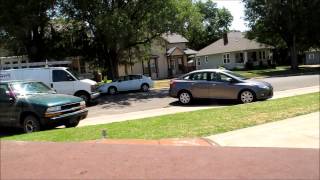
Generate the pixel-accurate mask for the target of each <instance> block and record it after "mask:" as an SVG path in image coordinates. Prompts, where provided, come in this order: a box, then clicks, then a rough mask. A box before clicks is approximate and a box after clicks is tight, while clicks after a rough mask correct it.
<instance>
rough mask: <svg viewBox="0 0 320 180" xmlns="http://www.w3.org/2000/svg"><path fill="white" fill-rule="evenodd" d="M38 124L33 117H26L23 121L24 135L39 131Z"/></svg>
mask: <svg viewBox="0 0 320 180" xmlns="http://www.w3.org/2000/svg"><path fill="white" fill-rule="evenodd" d="M40 129H41V127H40V122H39V121H38V119H37V118H36V117H35V116H34V115H28V116H26V117H25V118H24V120H23V131H24V132H25V133H32V132H36V131H40Z"/></svg>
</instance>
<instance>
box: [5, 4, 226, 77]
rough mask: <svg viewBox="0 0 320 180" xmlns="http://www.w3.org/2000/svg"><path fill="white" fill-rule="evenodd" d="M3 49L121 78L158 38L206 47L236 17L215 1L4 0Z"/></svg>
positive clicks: (197, 47) (142, 57) (192, 46)
mask: <svg viewBox="0 0 320 180" xmlns="http://www.w3.org/2000/svg"><path fill="white" fill-rule="evenodd" d="M0 2H1V3H0V47H6V48H7V49H11V50H13V51H14V52H15V54H25V53H27V54H28V56H29V58H30V59H31V60H32V61H42V60H45V59H52V58H53V59H62V58H64V57H68V56H82V57H84V58H85V59H87V60H91V61H93V62H95V63H97V64H99V66H100V67H103V68H104V69H107V70H108V76H109V78H114V77H115V76H117V75H118V72H117V70H118V68H117V67H118V65H119V64H122V63H124V64H125V63H128V59H130V58H129V57H135V58H136V59H141V60H143V59H147V58H149V56H150V54H149V53H150V46H151V42H152V41H153V39H155V38H158V37H160V36H161V35H162V34H164V33H170V32H171V33H180V34H182V35H184V36H186V37H187V38H188V39H189V40H190V44H189V45H190V46H191V48H195V49H200V48H202V47H204V46H206V45H208V44H210V43H212V42H213V41H215V40H217V39H218V38H219V37H220V36H221V34H222V33H223V32H225V31H227V30H228V27H229V26H230V23H231V21H232V16H231V14H230V12H229V11H227V10H226V9H219V8H217V6H216V4H215V3H213V2H212V1H207V2H201V1H199V2H198V1H193V0H165V1H164V0H152V1H150V0H102V1H101V0H92V1H87V0H72V1H69V0H17V1H8V0H0Z"/></svg>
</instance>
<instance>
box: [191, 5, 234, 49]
mask: <svg viewBox="0 0 320 180" xmlns="http://www.w3.org/2000/svg"><path fill="white" fill-rule="evenodd" d="M195 6H196V8H198V10H199V11H200V13H201V15H202V18H201V19H200V22H201V26H200V27H199V26H196V27H193V28H192V29H189V31H188V33H187V34H186V37H187V38H188V39H189V41H190V43H189V45H190V47H191V48H194V49H197V50H199V49H202V48H203V47H205V46H207V45H209V44H210V43H212V42H214V41H216V40H218V39H219V38H221V36H222V34H223V33H225V32H227V31H228V30H229V27H230V25H231V22H232V20H233V17H232V15H231V13H230V12H229V11H228V10H227V9H225V8H221V9H219V8H218V7H217V4H216V3H214V2H212V1H210V0H208V1H206V2H202V1H198V2H196V4H195Z"/></svg>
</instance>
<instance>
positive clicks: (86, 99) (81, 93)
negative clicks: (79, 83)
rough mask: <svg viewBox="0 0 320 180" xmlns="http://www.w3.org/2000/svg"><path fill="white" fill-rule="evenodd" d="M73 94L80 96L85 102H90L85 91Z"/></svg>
mask: <svg viewBox="0 0 320 180" xmlns="http://www.w3.org/2000/svg"><path fill="white" fill-rule="evenodd" d="M75 96H77V97H79V98H81V99H82V100H84V101H85V102H86V103H89V102H90V95H89V94H88V93H87V92H81V91H80V92H77V93H76V94H75Z"/></svg>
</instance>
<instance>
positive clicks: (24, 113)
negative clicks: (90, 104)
mask: <svg viewBox="0 0 320 180" xmlns="http://www.w3.org/2000/svg"><path fill="white" fill-rule="evenodd" d="M87 114H88V110H87V109H86V105H85V102H84V101H83V100H82V99H81V98H78V97H75V96H70V95H63V94H56V93H55V91H53V90H52V89H50V88H49V87H48V86H46V85H45V84H43V83H42V82H35V81H6V82H0V126H6V127H22V128H23V130H24V132H26V133H31V132H35V131H40V130H41V129H44V128H48V127H50V128H51V127H57V126H61V125H65V126H66V127H76V126H77V125H78V124H79V121H80V120H82V119H85V118H86V117H87Z"/></svg>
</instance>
